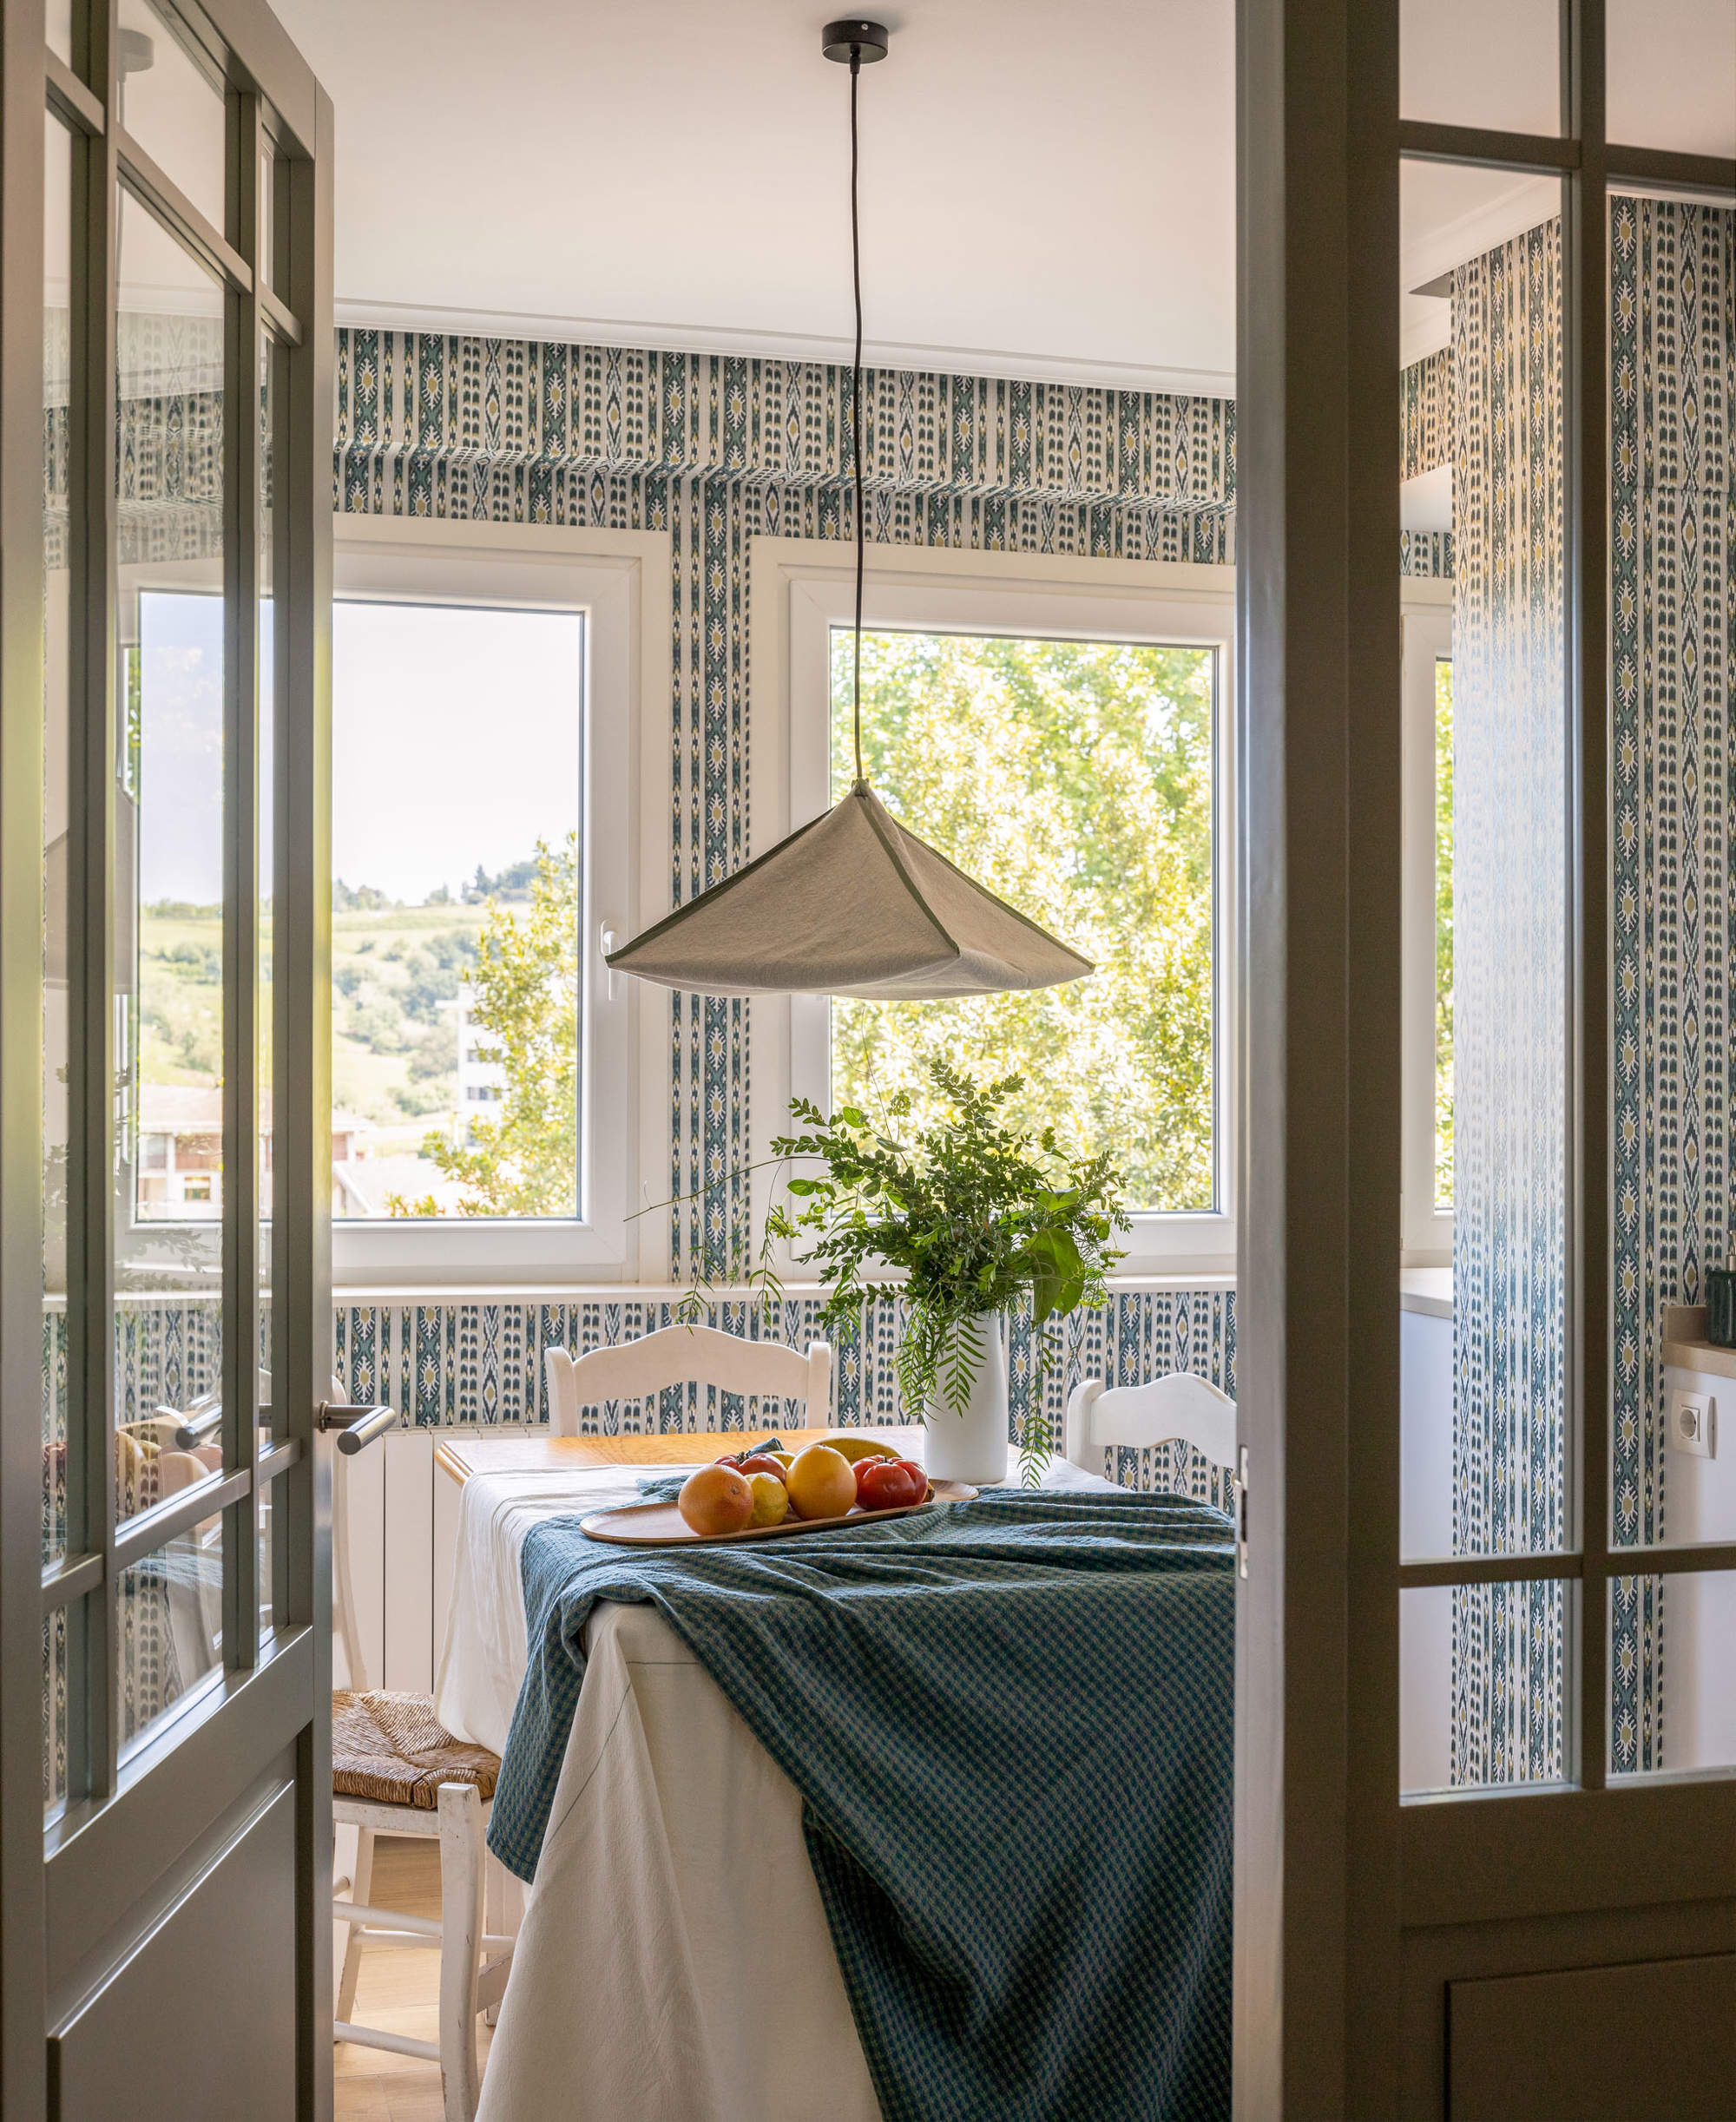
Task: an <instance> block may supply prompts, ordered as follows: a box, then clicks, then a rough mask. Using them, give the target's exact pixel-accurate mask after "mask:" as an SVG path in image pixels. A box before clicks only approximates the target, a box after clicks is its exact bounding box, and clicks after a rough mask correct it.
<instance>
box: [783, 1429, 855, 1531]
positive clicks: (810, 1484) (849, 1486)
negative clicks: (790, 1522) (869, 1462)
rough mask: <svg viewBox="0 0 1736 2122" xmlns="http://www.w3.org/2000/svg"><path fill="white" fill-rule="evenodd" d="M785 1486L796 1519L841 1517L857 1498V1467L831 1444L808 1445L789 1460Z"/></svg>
mask: <svg viewBox="0 0 1736 2122" xmlns="http://www.w3.org/2000/svg"><path fill="white" fill-rule="evenodd" d="M786 1487H787V1488H788V1489H789V1491H790V1503H791V1506H792V1508H793V1509H794V1511H795V1514H796V1515H797V1516H798V1517H799V1518H841V1517H842V1516H843V1515H844V1514H845V1511H847V1510H848V1509H849V1508H850V1507H851V1505H852V1503H853V1502H854V1501H856V1469H855V1468H854V1467H852V1465H851V1463H850V1462H849V1460H848V1459H846V1458H845V1455H844V1454H843V1453H842V1452H841V1451H834V1450H833V1449H832V1447H831V1445H830V1444H810V1445H809V1446H808V1448H807V1449H806V1451H802V1452H798V1453H797V1454H796V1456H795V1458H794V1460H793V1461H792V1462H791V1466H790V1471H789V1476H788V1479H787V1481H786Z"/></svg>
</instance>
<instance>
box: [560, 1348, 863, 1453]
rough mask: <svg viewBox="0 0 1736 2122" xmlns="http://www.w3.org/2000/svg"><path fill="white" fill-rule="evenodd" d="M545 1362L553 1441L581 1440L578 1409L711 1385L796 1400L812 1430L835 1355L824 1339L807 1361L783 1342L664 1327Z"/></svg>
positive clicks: (827, 1401)
mask: <svg viewBox="0 0 1736 2122" xmlns="http://www.w3.org/2000/svg"><path fill="white" fill-rule="evenodd" d="M543 1361H544V1363H546V1365H547V1368H548V1373H549V1433H550V1435H554V1436H576V1435H578V1434H579V1409H581V1408H588V1407H601V1406H602V1405H603V1403H605V1402H606V1401H609V1400H642V1399H644V1398H645V1397H646V1396H648V1395H649V1394H651V1393H660V1392H661V1391H662V1390H663V1389H664V1388H665V1387H666V1386H669V1385H687V1384H695V1385H714V1386H715V1387H716V1388H717V1389H718V1390H719V1391H720V1392H726V1393H740V1394H742V1395H743V1396H746V1397H753V1396H758V1397H759V1398H760V1399H771V1400H800V1401H802V1402H803V1403H805V1404H806V1409H807V1416H808V1423H809V1426H810V1427H811V1428H813V1429H821V1428H823V1427H824V1426H825V1423H826V1422H829V1421H830V1420H831V1418H832V1350H831V1349H830V1348H829V1347H828V1346H827V1344H826V1343H825V1342H824V1341H810V1342H809V1343H808V1349H807V1354H806V1356H804V1355H803V1354H802V1352H801V1350H799V1349H791V1348H786V1347H785V1346H784V1345H783V1344H782V1343H780V1342H777V1341H746V1340H744V1339H743V1338H742V1337H740V1335H738V1334H725V1333H720V1332H719V1331H718V1330H717V1328H716V1327H715V1326H662V1327H659V1328H658V1330H657V1331H656V1332H655V1333H654V1334H646V1335H644V1336H642V1337H641V1338H640V1339H639V1340H637V1341H623V1342H622V1343H621V1345H620V1346H619V1347H618V1348H612V1349H592V1350H590V1351H589V1353H588V1354H587V1355H584V1356H581V1357H579V1358H578V1359H577V1361H576V1362H575V1360H574V1359H573V1357H570V1356H569V1354H568V1353H567V1351H566V1350H565V1349H549V1350H547V1351H546V1352H545V1354H544V1357H543ZM761 1426H763V1425H761ZM773 1427H775V1425H773Z"/></svg>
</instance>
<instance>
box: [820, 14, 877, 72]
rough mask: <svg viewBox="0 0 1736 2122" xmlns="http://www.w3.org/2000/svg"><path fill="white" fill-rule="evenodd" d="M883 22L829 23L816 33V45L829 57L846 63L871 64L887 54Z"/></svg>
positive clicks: (840, 63)
mask: <svg viewBox="0 0 1736 2122" xmlns="http://www.w3.org/2000/svg"><path fill="white" fill-rule="evenodd" d="M886 43H887V39H886V25H885V23H883V22H858V21H856V20H854V19H853V18H852V20H850V21H847V22H829V23H827V24H826V25H825V29H824V30H821V31H820V33H819V48H820V49H821V50H822V51H823V52H824V53H825V56H826V57H827V58H828V59H836V60H837V62H838V64H839V65H840V66H848V65H849V64H850V62H851V61H852V59H854V60H855V61H857V62H858V64H859V65H862V66H872V65H873V63H874V62H875V61H876V60H877V59H884V57H885V56H886Z"/></svg>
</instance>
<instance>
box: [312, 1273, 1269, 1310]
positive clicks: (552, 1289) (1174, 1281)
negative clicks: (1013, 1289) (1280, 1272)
mask: <svg viewBox="0 0 1736 2122" xmlns="http://www.w3.org/2000/svg"><path fill="white" fill-rule="evenodd" d="M1108 1286H1109V1294H1110V1296H1111V1297H1137V1296H1153V1295H1164V1294H1167V1293H1178V1294H1179V1293H1180V1292H1183V1291H1186V1292H1188V1293H1192V1292H1193V1291H1220V1290H1233V1289H1234V1288H1235V1286H1236V1278H1235V1276H1234V1274H1233V1272H1224V1271H1213V1272H1210V1273H1206V1272H1201V1273H1199V1274H1185V1273H1168V1272H1166V1273H1163V1274H1136V1275H1111V1276H1110V1277H1109V1284H1108ZM691 1287H692V1284H689V1283H686V1282H622V1281H614V1282H605V1281H599V1280H595V1279H588V1280H582V1281H581V1280H572V1281H551V1280H549V1279H548V1278H546V1277H544V1278H534V1279H533V1278H524V1279H523V1280H520V1281H510V1282H500V1281H487V1282H484V1281H482V1280H480V1279H473V1280H470V1281H464V1280H454V1281H450V1282H415V1281H411V1280H408V1279H406V1280H404V1281H403V1282H396V1283H390V1284H388V1283H372V1282H340V1283H334V1284H333V1285H332V1301H333V1303H335V1304H460V1303H465V1302H470V1303H476V1304H517V1303H522V1302H524V1301H526V1300H529V1299H534V1298H544V1299H546V1300H547V1301H548V1302H549V1303H550V1304H572V1303H574V1302H575V1301H578V1302H585V1301H588V1300H592V1299H595V1301H596V1302H598V1303H602V1304H608V1303H613V1304H675V1303H678V1302H679V1301H680V1299H681V1298H683V1297H686V1296H687V1294H688V1291H689V1290H690V1289H691ZM783 1290H784V1295H785V1296H786V1298H789V1299H791V1300H792V1302H794V1303H797V1304H801V1303H805V1302H807V1301H809V1300H814V1301H818V1300H819V1299H820V1298H823V1297H824V1295H825V1285H824V1284H821V1283H818V1282H793V1281H786V1283H785V1284H783ZM710 1294H711V1299H712V1300H713V1301H715V1302H717V1303H720V1304H743V1303H757V1302H758V1301H759V1291H756V1290H749V1289H746V1288H745V1287H744V1286H743V1285H742V1284H740V1283H719V1284H715V1285H714V1286H713V1289H712V1291H711V1293H710Z"/></svg>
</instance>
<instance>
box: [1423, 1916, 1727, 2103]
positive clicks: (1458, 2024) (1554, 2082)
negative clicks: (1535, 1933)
mask: <svg viewBox="0 0 1736 2122" xmlns="http://www.w3.org/2000/svg"><path fill="white" fill-rule="evenodd" d="M1447 1997H1448V2028H1449V2030H1448V2044H1449V2046H1448V2057H1449V2063H1448V2069H1449V2077H1450V2083H1449V2092H1448V2100H1447V2112H1448V2114H1449V2116H1450V2122H1723V2119H1724V2118H1726V2117H1727V2116H1729V2115H1730V2114H1731V2113H1732V2112H1736V1954H1733V1953H1720V1954H1716V1955H1713V1956H1711V1957H1707V1958H1702V1959H1683V1960H1654V1961H1640V1962H1637V1963H1634V1964H1631V1965H1629V1966H1627V1967H1620V1968H1575V1969H1573V1970H1571V1971H1568V1972H1560V1973H1555V1974H1518V1975H1503V1976H1496V1977H1495V1978H1493V1979H1491V1980H1489V1981H1465V1982H1452V1983H1450V1984H1449V1985H1448V1989H1447Z"/></svg>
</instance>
